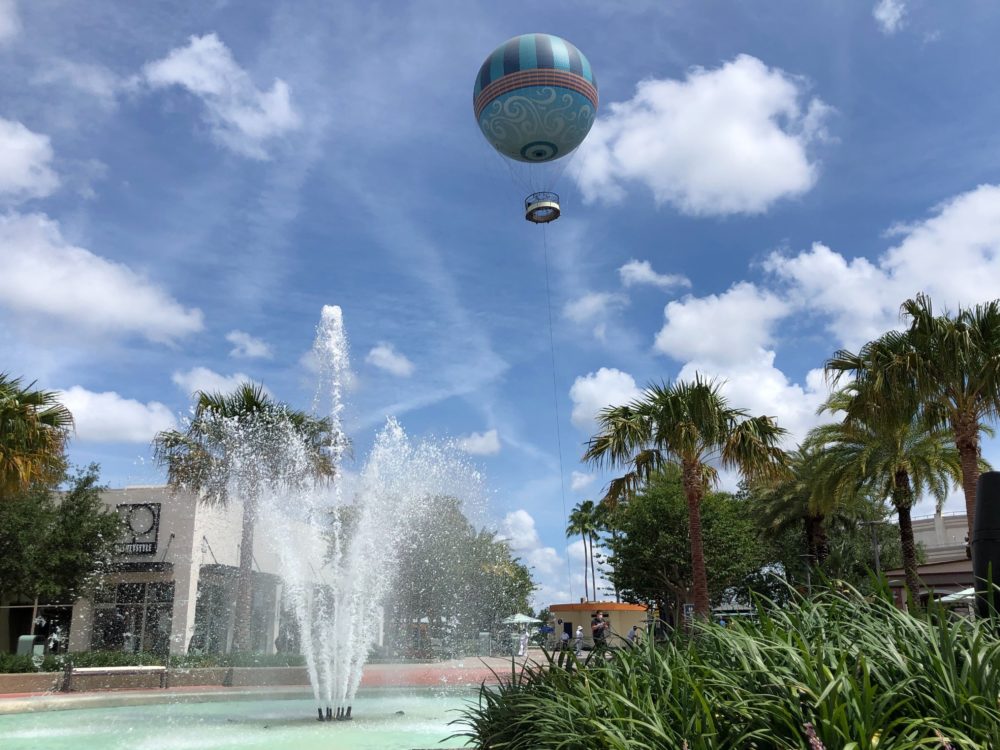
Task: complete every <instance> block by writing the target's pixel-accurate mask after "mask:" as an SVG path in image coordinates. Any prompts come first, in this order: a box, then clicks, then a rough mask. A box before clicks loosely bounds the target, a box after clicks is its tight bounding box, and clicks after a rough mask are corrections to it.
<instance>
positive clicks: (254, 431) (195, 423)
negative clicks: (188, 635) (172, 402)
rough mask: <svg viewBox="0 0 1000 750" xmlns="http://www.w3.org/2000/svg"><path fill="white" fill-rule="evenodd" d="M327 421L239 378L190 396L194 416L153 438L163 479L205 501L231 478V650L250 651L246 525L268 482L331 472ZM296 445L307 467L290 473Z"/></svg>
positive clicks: (215, 499) (225, 496) (223, 490)
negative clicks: (234, 523) (236, 508)
mask: <svg viewBox="0 0 1000 750" xmlns="http://www.w3.org/2000/svg"><path fill="white" fill-rule="evenodd" d="M334 439H339V438H338V436H334V435H332V434H331V426H330V421H329V420H328V419H317V418H315V417H312V416H310V415H308V414H306V413H305V412H302V411H296V410H294V409H291V408H289V407H288V406H287V405H285V404H281V403H278V402H276V401H274V400H273V399H272V398H271V397H270V396H269V395H268V394H267V393H266V392H265V391H264V389H263V387H262V386H259V385H256V384H254V383H242V384H241V385H240V386H238V387H237V388H236V389H235V390H234V391H232V392H231V393H228V394H224V393H206V392H204V391H199V392H198V393H196V394H195V411H194V416H193V418H192V419H191V421H190V423H189V424H188V426H187V429H186V430H185V431H183V432H180V431H178V430H167V431H164V432H160V433H158V434H157V435H156V437H155V438H154V439H153V453H154V456H155V457H156V460H157V461H158V462H159V463H160V464H161V465H165V466H166V467H167V483H168V484H169V485H170V486H171V487H172V488H174V489H175V490H180V489H183V490H189V491H192V492H195V493H197V494H198V495H199V497H200V499H201V500H202V501H204V502H207V503H210V504H219V505H225V504H227V503H228V502H229V499H230V498H229V491H230V487H231V486H232V484H231V483H233V482H234V481H235V482H236V483H237V486H238V487H239V493H240V500H241V501H242V502H243V522H242V532H241V538H240V563H239V577H238V580H237V588H236V608H235V622H234V625H233V650H235V651H243V652H245V651H248V650H249V649H250V614H251V605H252V601H253V600H252V591H251V584H252V564H253V537H254V524H255V522H256V520H257V510H258V507H257V506H258V502H259V499H260V496H261V493H262V492H263V491H264V489H265V488H266V487H267V486H268V485H269V484H272V483H275V482H298V481H304V480H306V479H308V478H312V479H326V478H330V477H332V476H333V473H334V469H335V467H334V465H333V461H332V459H331V457H330V451H329V448H330V445H331V442H332V440H334ZM291 442H294V443H296V444H297V445H298V446H299V447H301V448H302V452H303V454H304V455H305V458H306V462H307V466H306V471H305V473H304V475H294V473H290V472H294V467H293V466H292V462H291V461H290V458H289V457H290V453H289V450H288V447H289V443H291Z"/></svg>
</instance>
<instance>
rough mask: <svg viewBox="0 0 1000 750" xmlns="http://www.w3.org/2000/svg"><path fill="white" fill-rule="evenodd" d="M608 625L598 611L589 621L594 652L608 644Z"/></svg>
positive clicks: (602, 614) (601, 613)
mask: <svg viewBox="0 0 1000 750" xmlns="http://www.w3.org/2000/svg"><path fill="white" fill-rule="evenodd" d="M608 625H609V623H608V621H607V620H605V619H604V613H603V612H601V611H600V610H598V611H597V612H595V613H594V619H592V620H591V621H590V633H591V636H592V637H593V639H594V650H595V651H597V650H598V649H601V648H604V647H605V646H606V645H607V642H608V630H609V629H610V628H609V627H608Z"/></svg>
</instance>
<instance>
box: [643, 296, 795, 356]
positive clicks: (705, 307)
mask: <svg viewBox="0 0 1000 750" xmlns="http://www.w3.org/2000/svg"><path fill="white" fill-rule="evenodd" d="M789 311H790V306H789V305H788V304H786V303H785V302H783V301H782V300H780V299H779V298H778V297H776V296H774V295H773V294H771V293H770V292H766V291H762V290H760V289H758V288H757V287H756V286H754V285H753V284H751V283H749V282H746V281H743V282H740V283H738V284H735V285H734V286H732V287H730V289H729V290H728V291H726V292H724V293H723V294H710V295H708V296H707V297H691V296H689V297H685V298H684V299H683V300H674V301H671V302H669V303H667V306H666V307H665V308H664V311H663V315H664V318H665V319H666V321H665V322H664V324H663V328H661V329H660V332H659V333H658V334H657V335H656V343H655V344H654V347H655V348H656V350H657V351H660V352H663V353H664V354H668V355H670V356H671V357H673V358H674V359H677V360H680V361H685V360H692V359H694V360H701V361H708V362H712V363H718V364H731V363H738V362H741V361H743V360H746V359H749V358H753V357H756V356H758V355H759V354H760V352H761V351H762V350H763V349H764V347H765V346H767V345H768V344H770V343H771V340H772V335H773V334H772V328H773V327H774V324H775V322H776V321H778V320H780V319H781V318H783V317H784V316H785V315H787V314H788V312H789Z"/></svg>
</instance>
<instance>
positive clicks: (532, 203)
mask: <svg viewBox="0 0 1000 750" xmlns="http://www.w3.org/2000/svg"><path fill="white" fill-rule="evenodd" d="M559 213H560V210H559V196H558V195H556V194H555V193H532V194H531V195H529V196H528V197H527V198H525V199H524V218H525V219H527V220H528V221H530V222H531V223H532V224H548V223H549V222H550V221H555V220H556V219H558V218H559Z"/></svg>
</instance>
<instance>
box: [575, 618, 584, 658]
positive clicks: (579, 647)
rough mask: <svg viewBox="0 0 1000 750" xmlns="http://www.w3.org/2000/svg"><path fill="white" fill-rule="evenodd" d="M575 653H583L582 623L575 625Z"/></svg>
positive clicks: (578, 654)
mask: <svg viewBox="0 0 1000 750" xmlns="http://www.w3.org/2000/svg"><path fill="white" fill-rule="evenodd" d="M575 645H576V655H577V656H580V655H581V654H583V625H577V626H576V644H575Z"/></svg>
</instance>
